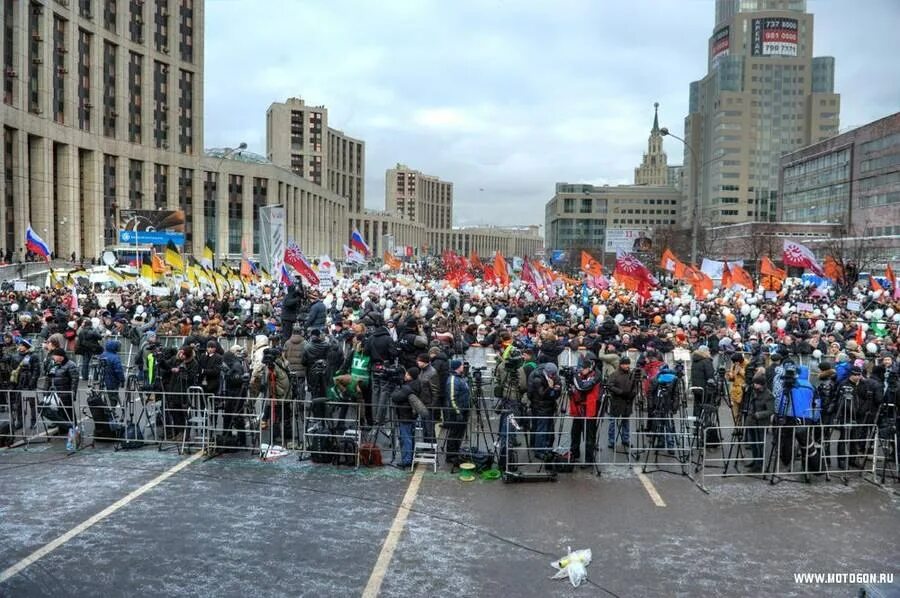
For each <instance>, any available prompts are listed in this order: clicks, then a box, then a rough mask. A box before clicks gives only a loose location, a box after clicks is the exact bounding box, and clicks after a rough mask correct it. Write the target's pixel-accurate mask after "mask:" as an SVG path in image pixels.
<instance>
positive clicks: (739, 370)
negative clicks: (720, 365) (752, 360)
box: [725, 353, 747, 422]
mask: <svg viewBox="0 0 900 598" xmlns="http://www.w3.org/2000/svg"><path fill="white" fill-rule="evenodd" d="M746 369H747V366H746V364H745V362H744V356H743V354H741V353H732V354H731V363H730V367H729V368H728V370H727V371H726V372H725V379H726V380H728V382H729V383H730V384H731V388H730V389H729V391H728V392H729V394H730V396H731V413H732V415H733V416H734V421H735V422H740V421H741V401H742V400H743V397H744V385H745V382H746V378H745V371H746Z"/></svg>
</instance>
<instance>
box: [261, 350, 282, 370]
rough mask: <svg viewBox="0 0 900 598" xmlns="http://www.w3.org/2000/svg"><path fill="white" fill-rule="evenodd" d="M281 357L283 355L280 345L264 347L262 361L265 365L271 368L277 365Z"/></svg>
mask: <svg viewBox="0 0 900 598" xmlns="http://www.w3.org/2000/svg"><path fill="white" fill-rule="evenodd" d="M279 357H281V349H279V348H278V347H266V348H265V349H263V354H262V358H261V359H260V361H261V362H262V364H263V365H265V366H266V367H268V368H269V369H271V368H274V367H275V362H277V361H278V358H279Z"/></svg>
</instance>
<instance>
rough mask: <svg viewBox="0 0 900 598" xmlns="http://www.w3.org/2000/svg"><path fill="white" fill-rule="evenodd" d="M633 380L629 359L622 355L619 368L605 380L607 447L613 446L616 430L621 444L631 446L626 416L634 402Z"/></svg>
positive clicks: (629, 414) (627, 416)
mask: <svg viewBox="0 0 900 598" xmlns="http://www.w3.org/2000/svg"><path fill="white" fill-rule="evenodd" d="M634 387H635V380H634V378H633V377H632V375H631V359H629V358H628V357H623V358H622V359H621V360H620V361H619V369H618V370H616V373H615V374H613V375H612V376H610V377H609V378H608V379H607V381H606V388H607V392H609V415H610V420H609V431H608V432H607V447H608V448H615V446H616V430H618V432H619V437H620V438H621V440H622V446H623V447H625V448H628V447H629V446H631V429H630V425H629V421H628V418H629V417H631V408H632V404H633V403H634V395H635V388H634Z"/></svg>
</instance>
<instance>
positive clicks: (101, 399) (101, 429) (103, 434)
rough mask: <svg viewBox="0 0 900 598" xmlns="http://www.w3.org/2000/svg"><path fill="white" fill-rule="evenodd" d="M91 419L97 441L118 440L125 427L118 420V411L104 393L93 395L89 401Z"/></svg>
mask: <svg viewBox="0 0 900 598" xmlns="http://www.w3.org/2000/svg"><path fill="white" fill-rule="evenodd" d="M87 405H88V409H89V410H90V412H91V419H93V420H94V439H95V440H118V439H120V438H121V437H122V432H123V431H124V430H125V427H124V426H123V425H122V423H121V422H120V421H119V420H118V419H117V418H116V410H115V408H113V407H112V406H110V404H109V401H107V400H106V397H105V396H104V395H103V394H102V393H97V394H93V395H91V396H90V397H88V400H87Z"/></svg>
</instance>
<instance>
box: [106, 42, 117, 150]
mask: <svg viewBox="0 0 900 598" xmlns="http://www.w3.org/2000/svg"><path fill="white" fill-rule="evenodd" d="M117 116H118V114H117V113H116V46H115V44H111V43H109V42H103V134H104V135H105V136H107V137H115V136H116V117H117Z"/></svg>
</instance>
